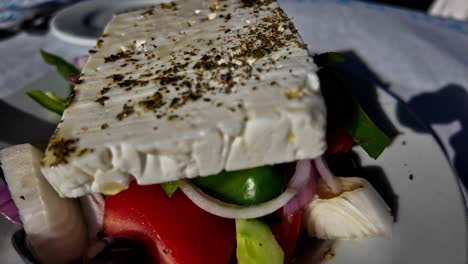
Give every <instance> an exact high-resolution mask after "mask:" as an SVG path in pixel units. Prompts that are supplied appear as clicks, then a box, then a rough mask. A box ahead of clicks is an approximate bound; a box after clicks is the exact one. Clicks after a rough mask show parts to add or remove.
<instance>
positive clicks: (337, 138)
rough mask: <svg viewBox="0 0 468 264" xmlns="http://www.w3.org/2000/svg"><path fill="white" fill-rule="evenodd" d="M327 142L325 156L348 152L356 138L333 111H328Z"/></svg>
mask: <svg viewBox="0 0 468 264" xmlns="http://www.w3.org/2000/svg"><path fill="white" fill-rule="evenodd" d="M327 144H328V149H327V151H326V152H325V156H328V155H332V154H345V153H348V152H349V151H350V150H351V148H352V147H353V145H354V139H353V138H352V137H351V135H349V133H348V131H346V129H345V128H344V127H343V126H342V125H341V124H340V122H339V120H338V119H337V118H335V117H334V114H333V113H328V118H327Z"/></svg>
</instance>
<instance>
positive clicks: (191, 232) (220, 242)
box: [104, 182, 235, 264]
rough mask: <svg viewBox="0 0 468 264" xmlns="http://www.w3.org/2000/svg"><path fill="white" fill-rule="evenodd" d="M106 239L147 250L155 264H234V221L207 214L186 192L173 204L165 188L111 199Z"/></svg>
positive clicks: (132, 189)
mask: <svg viewBox="0 0 468 264" xmlns="http://www.w3.org/2000/svg"><path fill="white" fill-rule="evenodd" d="M104 233H105V235H106V236H109V237H124V238H128V239H133V240H136V241H138V242H140V243H142V244H144V245H145V246H146V248H147V250H148V252H149V254H150V255H151V256H152V258H153V260H154V263H162V264H206V263H219V264H223V263H226V264H227V263H229V261H230V259H231V256H232V255H233V253H234V248H235V223H234V220H231V219H226V218H221V217H218V216H215V215H212V214H210V213H207V212H205V211H203V210H202V209H200V208H199V207H198V206H196V205H195V204H194V203H192V201H190V200H189V199H188V198H187V197H186V196H185V195H184V194H183V193H182V192H181V191H180V190H177V191H176V192H175V193H174V195H173V196H172V197H171V198H169V197H168V196H167V195H166V194H165V193H164V191H163V190H162V188H161V187H160V186H159V185H146V186H140V185H137V184H135V183H134V182H133V183H131V184H130V187H129V188H128V189H127V190H124V191H122V192H120V193H118V194H116V195H114V196H109V197H107V198H106V204H105V210H104Z"/></svg>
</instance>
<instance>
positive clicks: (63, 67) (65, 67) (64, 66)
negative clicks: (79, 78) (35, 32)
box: [41, 50, 80, 92]
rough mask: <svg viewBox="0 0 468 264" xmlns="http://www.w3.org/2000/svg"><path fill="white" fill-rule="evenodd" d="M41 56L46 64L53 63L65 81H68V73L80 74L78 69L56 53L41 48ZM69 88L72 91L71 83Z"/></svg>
mask: <svg viewBox="0 0 468 264" xmlns="http://www.w3.org/2000/svg"><path fill="white" fill-rule="evenodd" d="M41 56H42V58H43V59H44V61H45V62H46V63H47V64H50V65H54V66H55V68H57V71H58V73H59V74H60V76H62V77H63V78H64V79H65V80H66V81H68V75H69V74H80V70H78V69H77V68H76V67H75V66H73V65H72V64H70V63H68V62H67V61H66V60H64V59H63V58H61V57H59V56H57V55H54V54H52V53H48V52H47V51H44V50H41ZM69 88H70V92H71V91H73V86H72V85H70V86H69Z"/></svg>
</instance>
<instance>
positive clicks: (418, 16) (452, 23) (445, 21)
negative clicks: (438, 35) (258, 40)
mask: <svg viewBox="0 0 468 264" xmlns="http://www.w3.org/2000/svg"><path fill="white" fill-rule="evenodd" d="M278 1H279V2H280V3H282V2H283V3H287V2H293V3H319V4H331V5H341V6H349V7H350V8H355V7H364V8H367V9H371V10H375V11H380V12H383V13H392V14H397V15H402V16H406V17H408V18H411V19H413V20H415V21H421V22H425V23H428V24H432V25H435V26H442V27H445V28H448V29H450V30H452V31H454V32H458V33H463V34H467V35H468V22H465V21H458V20H453V19H449V18H443V17H435V16H431V15H429V14H427V13H425V12H422V11H417V10H412V9H407V8H401V7H395V6H389V5H383V4H376V3H369V2H361V1H356V0H278Z"/></svg>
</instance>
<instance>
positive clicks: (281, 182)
mask: <svg viewBox="0 0 468 264" xmlns="http://www.w3.org/2000/svg"><path fill="white" fill-rule="evenodd" d="M285 176H286V175H285V174H284V173H282V171H281V170H279V169H278V168H275V167H273V166H263V167H258V168H253V169H246V170H239V171H223V172H221V173H219V174H217V175H213V176H207V177H198V178H195V179H194V180H193V182H194V183H195V184H196V185H197V186H198V187H200V188H201V189H202V190H203V191H204V192H205V193H207V194H209V195H211V196H213V197H215V198H218V199H220V200H221V201H224V202H227V203H232V204H237V205H252V204H259V203H263V202H266V201H269V200H271V199H273V198H275V197H277V196H278V195H280V194H281V193H282V192H283V191H284V189H285V185H286V183H285V181H286V177H285Z"/></svg>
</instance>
